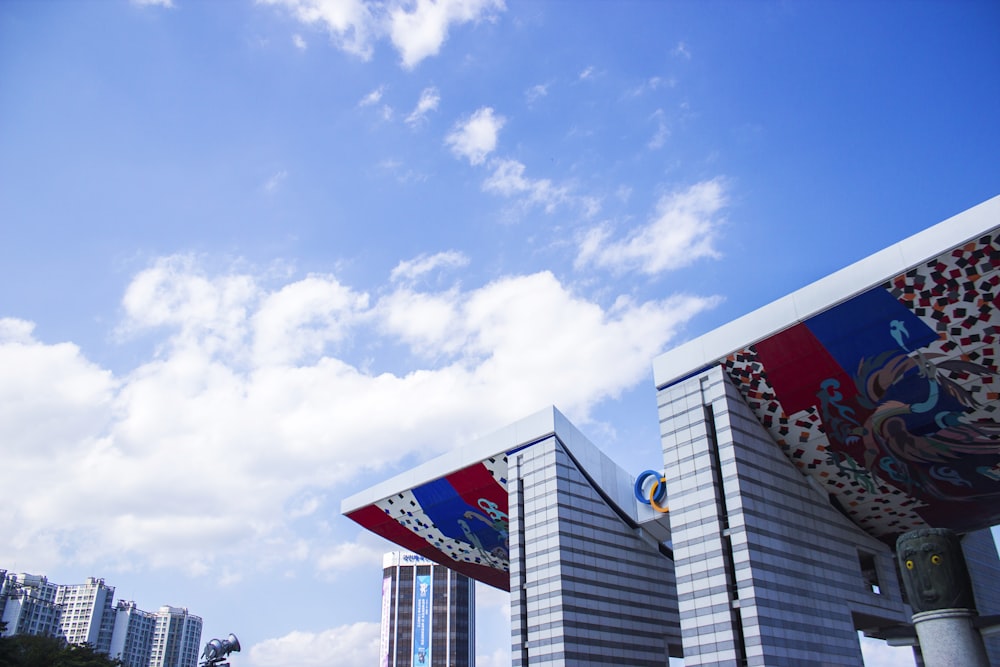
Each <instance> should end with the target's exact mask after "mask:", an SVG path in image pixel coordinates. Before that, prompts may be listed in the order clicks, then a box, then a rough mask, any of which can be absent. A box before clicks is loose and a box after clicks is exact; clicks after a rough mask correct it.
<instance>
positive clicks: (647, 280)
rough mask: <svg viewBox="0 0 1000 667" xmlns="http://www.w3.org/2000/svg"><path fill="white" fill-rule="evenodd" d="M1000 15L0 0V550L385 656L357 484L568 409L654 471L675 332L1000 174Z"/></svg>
mask: <svg viewBox="0 0 1000 667" xmlns="http://www.w3.org/2000/svg"><path fill="white" fill-rule="evenodd" d="M998 25H1000V5H998V4H997V3H996V2H973V1H971V0H970V1H965V2H944V1H941V2H912V3H900V2H810V3H797V2H763V1H762V2H752V3H740V2H731V3H724V2H704V3H703V2H652V1H648V2H634V3H628V2H566V1H564V2H541V1H538V2H535V1H532V2H514V1H510V2H506V3H505V2H503V1H502V0H441V1H439V2H436V3H435V2H430V1H429V0H420V1H418V2H397V1H395V0H388V1H387V2H380V3H366V2H361V0H344V1H337V0H331V1H329V2H320V1H319V0H263V1H260V2H250V1H237V0H233V1H231V2H211V3H206V2H194V1H191V0H173V1H172V2H170V1H155V0H146V1H143V2H128V1H127V0H120V1H116V0H102V1H99V2H98V1H94V2H86V1H80V2H59V1H55V0H53V1H49V2H19V1H16V0H15V1H8V2H5V3H3V4H2V6H0V397H2V400H0V459H2V460H3V461H4V467H5V470H6V473H5V481H4V491H3V494H2V495H3V496H4V502H3V507H0V534H3V535H7V536H13V537H11V538H9V539H4V540H0V567H7V568H9V569H12V570H19V571H21V570H24V571H29V572H37V573H45V574H48V575H49V576H50V578H51V579H52V580H54V581H57V582H59V583H73V582H77V581H80V580H82V579H83V578H85V577H87V576H92V575H93V576H103V577H105V578H106V579H107V580H108V582H109V583H110V584H113V585H116V586H117V587H118V591H117V597H120V598H125V599H133V598H134V599H135V600H136V601H137V602H138V603H139V606H140V607H143V608H146V609H155V608H157V607H159V606H160V605H161V604H172V605H175V606H187V607H189V608H190V609H191V611H192V612H193V613H196V614H199V615H201V616H203V617H204V618H205V637H204V639H205V640H206V641H207V640H208V639H209V638H211V637H224V636H225V635H227V634H228V633H229V632H235V633H236V634H237V635H238V636H239V637H240V639H241V641H242V642H243V646H244V652H243V654H242V655H241V656H240V658H239V664H247V665H253V666H254V667H270V666H272V665H284V664H292V663H294V664H306V665H309V664H317V665H319V664H329V660H330V659H331V658H330V656H333V655H335V656H337V658H336V660H337V664H342V665H347V666H348V667H353V666H354V665H366V664H371V663H372V661H373V656H374V644H373V643H372V642H373V638H374V641H375V643H377V622H378V614H379V602H378V599H377V598H378V592H379V591H380V587H379V583H380V574H379V567H380V565H379V564H380V556H381V553H382V551H383V550H384V548H385V547H386V545H385V544H384V543H382V542H380V541H379V540H378V539H376V538H373V537H369V536H367V535H364V534H361V533H360V532H359V531H358V530H357V529H356V528H355V527H354V526H353V524H351V523H350V522H349V521H347V520H346V519H343V518H342V517H340V515H339V506H340V500H341V499H342V498H343V497H345V496H347V495H351V494H352V493H354V492H356V491H358V490H360V489H362V488H365V487H366V486H368V485H369V484H371V483H373V482H374V481H377V480H379V479H383V478H385V477H388V476H390V475H393V474H395V473H397V472H399V471H400V470H403V469H405V468H406V467H407V466H410V465H413V464H414V463H416V462H419V461H422V460H426V459H427V458H429V457H431V456H433V455H436V454H438V453H440V452H443V451H447V450H448V449H450V448H452V447H454V446H456V445H457V444H460V443H462V442H465V441H467V440H468V439H469V438H472V437H475V436H476V435H478V434H484V433H487V432H490V431H492V430H494V429H497V428H499V427H502V426H504V425H505V424H507V423H509V422H510V421H513V420H515V419H518V418H520V417H522V416H524V415H526V414H529V413H531V412H534V411H535V410H537V409H539V408H541V407H544V406H546V405H550V404H555V405H556V406H558V407H559V408H560V409H561V410H562V411H563V412H564V413H566V414H567V416H569V417H570V419H572V420H573V421H574V423H576V424H577V426H579V427H580V428H581V429H582V430H583V431H584V432H585V433H586V434H588V436H589V437H590V438H591V439H592V440H593V441H594V442H595V443H597V444H598V445H599V446H601V447H602V448H603V449H605V450H606V451H608V452H609V453H610V454H611V455H612V457H613V458H615V459H616V460H618V461H619V462H620V463H621V464H622V465H623V466H625V467H627V468H629V469H635V470H641V469H643V468H646V467H650V466H651V465H654V464H655V462H656V460H657V459H658V434H657V420H656V411H655V402H654V393H653V387H652V377H651V372H650V368H651V361H652V358H653V357H654V356H655V355H656V354H658V353H660V352H662V351H664V350H666V349H669V348H670V347H672V346H673V345H676V344H677V343H678V342H681V341H683V340H686V339H689V338H691V337H694V336H697V335H699V334H701V333H704V332H706V331H708V330H710V329H712V328H715V327H716V326H719V325H722V324H724V323H725V322H727V321H729V320H731V319H733V318H734V317H737V316H739V315H741V314H744V313H746V312H748V311H750V310H752V309H754V308H756V307H758V306H761V305H763V304H765V303H768V302H769V301H771V300H773V299H775V298H778V297H780V296H783V295H784V294H786V293H788V292H791V291H793V290H795V289H797V288H799V287H801V286H803V285H805V284H807V283H809V282H811V281H813V280H815V279H817V278H820V277H822V276H824V275H826V274H828V273H830V272H832V271H834V270H837V269H839V268H841V267H843V266H846V265H847V264H849V263H851V262H853V261H854V260H857V259H860V258H862V257H865V256H867V255H869V254H870V253H872V252H874V251H876V250H878V249H880V248H883V247H885V246H887V245H889V244H891V243H894V242H896V241H898V240H900V239H902V238H904V237H906V236H908V235H910V234H912V233H915V232H917V231H919V230H921V229H924V228H926V227H928V226H930V225H932V224H934V223H936V222H938V221H940V220H942V219H944V218H946V217H949V216H951V215H954V214H956V213H958V212H960V211H962V210H964V209H966V208H969V207H970V206H973V205H975V204H977V203H980V202H982V201H984V200H986V199H988V198H990V197H992V196H995V195H996V194H998V187H1000V186H998V183H1000V162H998V160H997V155H1000V129H998V126H997V123H996V119H997V118H1000V87H997V85H996V81H997V79H998V77H1000V40H997V39H996V27H997V26H998ZM480 602H481V610H480V620H481V623H480V629H479V638H480V639H479V653H480V656H481V659H480V661H479V662H480V664H481V665H484V666H487V667H492V666H493V665H500V664H503V663H504V661H506V660H507V656H506V641H507V637H508V628H507V627H506V620H505V618H504V611H503V608H504V600H503V598H502V597H501V596H499V595H497V594H495V593H492V592H490V591H489V590H485V589H483V590H481V591H480ZM877 648H878V647H874V648H872V649H871V650H872V651H875V650H877ZM303 652H304V653H306V655H302V653H303ZM904 658H905V659H904V660H903V661H902V662H900V657H899V653H898V652H895V651H888V652H887V653H886V655H884V656H880V657H875V654H874V653H870V654H869V663H870V664H881V665H891V664H912V663H911V662H910V661H909V659H908V658H907V657H906V656H904ZM507 664H509V663H507Z"/></svg>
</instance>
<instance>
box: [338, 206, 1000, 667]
mask: <svg viewBox="0 0 1000 667" xmlns="http://www.w3.org/2000/svg"><path fill="white" fill-rule="evenodd" d="M998 225H1000V197H997V198H994V199H992V200H990V201H988V202H985V203H984V204H981V205H979V206H977V207H975V208H973V209H970V210H969V211H966V212H964V213H962V214H960V215H958V216H955V217H954V218H951V219H949V220H946V221H944V222H942V223H940V224H938V225H936V226H934V227H931V228H930V229H928V230H925V231H924V232H921V233H919V234H917V235H915V236H913V237H910V238H908V239H906V240H904V241H901V242H900V243H898V244H896V245H894V246H892V247H890V248H888V249H886V250H884V251H881V252H879V253H876V254H875V255H872V256H871V257H868V258H866V259H864V260H862V261H860V262H858V263H856V264H854V265H852V266H850V267H847V268H846V269H843V270H842V271H839V272H837V273H835V274H833V275H831V276H829V277H827V278H825V279H823V280H820V281H818V282H817V283H814V284H812V285H809V286H807V287H805V288H803V289H801V290H799V291H797V292H794V293H793V294H791V295H789V296H787V297H785V298H783V299H779V300H778V301H776V302H774V303H772V304H769V305H768V306H765V307H764V308H761V309H759V310H757V311H754V312H752V313H750V314H748V315H746V316H744V317H742V318H740V319H738V320H735V321H734V322H732V323H730V324H728V325H726V326H724V327H722V328H720V329H718V330H716V331H713V332H710V333H708V334H706V335H704V336H702V337H700V338H698V339H695V340H692V341H689V342H687V343H685V344H683V345H681V346H679V347H677V348H675V349H673V350H671V351H669V352H667V353H666V354H663V355H661V356H659V357H657V358H656V359H655V360H653V370H654V379H655V383H656V392H657V397H658V417H659V422H660V430H661V443H662V466H663V467H662V469H660V470H656V471H644V472H641V473H639V474H638V475H634V473H636V472H638V471H631V472H629V471H624V470H621V469H620V468H618V467H617V466H616V465H615V464H614V463H613V462H611V460H610V459H609V458H608V457H607V456H605V455H604V454H603V453H602V452H601V451H600V450H598V449H597V448H596V447H595V446H594V445H592V444H591V443H589V442H588V441H587V440H586V438H584V437H583V436H582V435H581V434H580V433H579V431H577V430H576V429H575V428H574V427H573V426H572V425H571V424H570V423H569V422H568V421H567V420H566V419H565V418H564V417H563V416H562V415H561V414H560V413H559V412H558V411H557V410H555V409H554V408H549V409H546V410H543V411H542V412H540V413H537V414H535V415H533V416H531V417H528V418H526V419H524V420H521V421H519V422H516V423H514V424H512V425H510V426H508V427H506V428H504V429H502V430H501V431H499V432H497V433H496V434H493V435H491V436H488V437H486V438H483V439H481V440H478V441H476V442H472V443H469V444H467V445H465V446H463V447H461V448H459V449H457V450H455V451H452V452H450V453H448V454H445V455H443V456H441V457H439V458H438V459H435V460H433V461H429V462H427V463H425V464H423V465H421V466H419V467H417V468H415V469H413V470H411V471H408V472H406V473H404V474H401V475H399V476H397V477H396V478H394V479H391V480H388V481H386V482H383V483H381V484H378V485H376V486H374V487H372V488H370V489H367V490H365V491H362V492H360V493H358V494H356V495H355V496H353V497H351V498H347V499H345V500H344V501H343V504H342V508H341V509H342V512H343V513H344V514H345V515H346V516H348V517H350V518H351V519H352V520H354V521H356V522H357V523H359V524H360V525H362V526H364V527H365V528H367V529H369V530H371V531H373V532H375V533H377V534H380V535H382V536H384V537H386V538H387V539H389V540H391V541H393V542H395V543H396V544H399V545H400V546H402V547H404V548H407V549H410V550H411V551H413V552H415V553H418V554H420V555H423V556H425V557H427V558H429V559H431V560H433V561H435V562H437V563H441V564H444V565H447V566H448V567H450V568H452V569H455V570H456V571H458V572H462V573H464V574H467V575H468V576H471V577H473V578H475V579H477V580H479V581H483V582H484V583H487V584H489V585H492V586H495V587H497V588H501V589H504V590H508V591H510V599H511V625H512V627H511V636H512V657H513V664H514V665H517V666H527V665H532V666H535V665H571V664H572V665H636V666H640V665H665V664H666V663H667V656H668V655H669V656H676V657H683V658H684V663H685V665H686V667H693V666H695V665H755V666H759V665H768V666H775V665H781V666H784V665H789V666H791V665H796V666H797V665H803V664H823V665H858V664H862V662H863V659H862V655H861V651H860V646H859V642H858V632H859V631H860V632H864V633H866V634H869V635H871V636H875V637H883V638H889V639H891V640H892V641H894V642H896V643H906V642H907V641H908V637H910V636H912V635H913V628H912V625H911V624H910V616H911V609H910V607H909V605H908V603H907V601H906V600H905V599H904V595H903V591H902V590H901V586H900V583H899V581H900V580H899V574H898V570H897V567H896V564H895V559H894V554H893V547H894V544H895V539H896V537H897V536H898V535H900V534H902V533H904V532H906V531H908V530H911V529H914V528H919V527H926V526H933V527H945V528H950V529H952V530H955V531H956V532H958V533H960V534H962V535H963V536H964V537H963V549H964V551H965V554H966V561H967V563H968V566H969V570H970V574H971V576H972V581H973V587H974V592H975V598H976V602H977V606H978V608H979V611H980V613H981V614H997V613H1000V587H998V586H997V584H996V582H997V581H1000V562H998V559H997V553H996V548H995V545H994V543H993V540H992V536H991V534H990V532H989V527H990V526H992V525H995V524H998V523H1000V502H998V501H1000V421H998V412H1000V373H998V365H997V358H998V352H1000V311H998V303H1000V227H998ZM581 363H585V362H581ZM663 485H665V486H666V488H667V489H669V497H666V494H664V493H663ZM987 649H988V651H989V652H990V658H991V661H992V664H1000V646H997V641H996V640H990V641H988V642H987Z"/></svg>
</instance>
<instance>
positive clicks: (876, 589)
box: [858, 551, 882, 595]
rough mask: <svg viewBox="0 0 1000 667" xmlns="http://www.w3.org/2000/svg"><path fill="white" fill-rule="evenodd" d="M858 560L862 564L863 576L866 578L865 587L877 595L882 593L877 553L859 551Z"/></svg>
mask: <svg viewBox="0 0 1000 667" xmlns="http://www.w3.org/2000/svg"><path fill="white" fill-rule="evenodd" d="M858 562H859V564H860V565H861V577H862V578H863V579H864V582H865V587H866V588H868V590H870V591H871V592H872V593H874V594H875V595H881V594H882V587H881V586H880V585H879V581H878V567H877V566H876V562H875V554H870V553H867V552H864V551H859V552H858Z"/></svg>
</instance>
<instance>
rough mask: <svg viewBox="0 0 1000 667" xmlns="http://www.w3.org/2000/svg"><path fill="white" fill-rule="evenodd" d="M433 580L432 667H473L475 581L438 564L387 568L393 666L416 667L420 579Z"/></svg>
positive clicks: (389, 646)
mask: <svg viewBox="0 0 1000 667" xmlns="http://www.w3.org/2000/svg"><path fill="white" fill-rule="evenodd" d="M418 576H419V577H423V576H428V577H429V578H430V591H429V598H430V609H429V613H430V619H429V620H430V634H429V640H430V646H429V648H430V653H429V656H428V657H427V663H426V664H429V665H430V667H471V665H474V664H475V644H474V640H475V638H474V633H473V631H474V627H475V623H474V615H475V599H474V598H475V596H474V588H473V586H474V582H473V581H472V580H471V579H469V578H468V577H466V576H464V575H461V574H458V573H457V572H453V571H451V570H449V569H447V568H445V567H442V566H439V565H430V564H426V562H425V563H424V564H420V565H405V564H397V565H394V566H391V567H387V568H385V570H384V572H383V580H384V579H385V578H388V579H389V591H390V595H391V600H390V604H389V605H388V606H385V607H383V610H384V612H385V613H388V614H389V618H388V622H387V624H386V625H387V627H388V632H389V636H388V644H387V650H388V655H389V656H390V660H389V662H388V665H389V667H412V666H413V665H414V652H415V651H414V637H413V635H414V623H415V621H414V613H415V606H414V605H415V599H416V597H417V587H416V582H417V577H418Z"/></svg>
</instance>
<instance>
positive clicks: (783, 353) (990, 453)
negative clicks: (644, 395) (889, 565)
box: [725, 233, 1000, 541]
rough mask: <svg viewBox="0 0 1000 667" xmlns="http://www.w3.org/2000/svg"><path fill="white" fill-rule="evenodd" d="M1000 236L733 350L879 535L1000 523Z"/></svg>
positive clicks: (788, 439)
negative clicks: (999, 303) (999, 357)
mask: <svg viewBox="0 0 1000 667" xmlns="http://www.w3.org/2000/svg"><path fill="white" fill-rule="evenodd" d="M998 295H1000V239H998V238H997V235H996V234H995V233H993V234H990V235H987V236H984V237H982V238H980V239H978V240H977V241H974V242H971V243H968V244H966V245H963V246H962V247H960V248H957V249H955V250H954V251H951V252H948V253H946V254H944V255H942V256H940V257H938V258H936V259H934V260H932V261H929V262H927V263H925V264H923V265H921V266H919V267H917V268H915V269H912V270H910V271H907V272H906V273H904V274H902V275H899V276H896V277H895V278H893V279H891V280H889V281H887V282H886V283H884V284H882V285H880V286H878V287H876V288H873V289H871V290H868V291H867V292H864V293H862V294H859V295H856V296H854V297H852V298H851V299H849V300H847V301H845V302H843V303H841V304H839V305H837V306H834V307H832V308H830V309H828V310H826V311H824V312H823V313H820V314H819V315H816V316H814V317H812V318H809V319H807V320H806V321H804V322H801V323H800V324H797V325H795V326H793V327H791V328H789V329H786V330H783V331H781V332H779V333H777V334H775V335H773V336H771V337H770V338H767V339H765V340H762V341H760V342H758V343H756V344H754V345H751V346H749V347H747V348H744V349H743V350H740V351H739V352H736V353H734V354H732V355H730V356H729V357H728V358H727V359H726V360H725V368H726V370H727V372H728V374H729V376H730V377H731V378H732V379H733V380H734V382H735V383H736V385H737V386H738V387H739V388H740V391H741V392H742V393H743V396H744V398H745V399H746V401H747V403H748V404H749V405H750V407H751V409H752V410H753V411H754V413H755V414H756V416H757V418H758V419H759V420H760V422H761V424H763V425H764V427H765V428H767V429H768V431H769V432H770V433H771V435H772V436H773V437H774V439H775V441H776V442H777V443H778V444H779V445H780V446H781V447H782V449H783V450H784V452H785V453H786V454H787V455H788V456H789V458H790V459H791V460H792V461H793V462H794V463H795V465H796V466H798V467H799V468H800V469H801V470H803V471H804V472H806V473H807V474H809V475H811V476H813V477H814V478H815V479H816V480H817V481H819V482H820V483H821V484H822V485H823V486H824V487H825V488H826V489H827V490H828V491H829V493H830V494H831V496H832V497H833V498H834V499H835V500H836V502H837V503H838V504H839V506H840V507H841V508H842V509H843V510H844V511H845V512H846V513H847V514H848V515H849V516H851V518H852V519H854V521H855V522H856V523H857V524H858V525H860V526H861V527H862V528H865V529H866V530H867V531H869V532H870V533H871V534H873V535H875V536H877V537H881V538H884V539H886V540H887V541H891V540H893V539H894V538H895V536H896V535H898V534H900V533H902V532H905V531H906V530H909V529H912V528H919V527H926V526H934V527H947V528H952V529H955V530H958V531H966V530H973V529H977V528H981V527H986V526H989V525H993V524H996V523H1000V423H998V415H1000V400H998V399H1000V376H998V367H997V352H998V348H1000V312H998V309H997V300H998Z"/></svg>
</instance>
